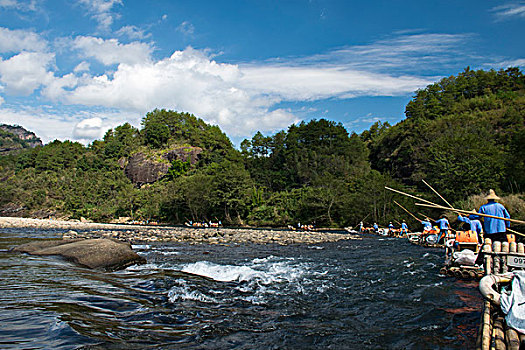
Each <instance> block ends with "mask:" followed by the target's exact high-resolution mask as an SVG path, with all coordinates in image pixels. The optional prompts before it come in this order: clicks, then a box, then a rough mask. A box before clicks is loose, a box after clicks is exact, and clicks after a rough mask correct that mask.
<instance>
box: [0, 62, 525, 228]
mask: <svg viewBox="0 0 525 350" xmlns="http://www.w3.org/2000/svg"><path fill="white" fill-rule="evenodd" d="M524 84H525V82H524V77H523V74H522V73H521V72H520V71H519V70H518V69H516V68H511V69H507V70H502V71H471V70H469V69H467V70H465V71H464V72H462V73H460V74H458V76H457V77H450V78H446V79H443V80H441V81H440V82H437V83H435V84H433V85H430V86H428V87H427V88H425V89H422V90H420V91H417V92H416V93H415V96H414V98H413V99H412V100H411V101H410V103H409V104H408V105H407V107H406V119H404V120H403V121H402V122H400V123H398V124H396V125H394V126H390V125H388V124H386V123H385V124H382V123H376V124H375V125H373V126H372V127H371V128H370V129H369V130H366V131H365V132H363V133H361V134H360V135H358V134H355V133H351V134H349V133H348V131H347V130H346V129H345V128H344V127H343V125H342V124H340V123H336V122H333V121H329V120H325V119H319V120H312V121H310V122H307V123H306V122H303V123H300V124H298V125H292V126H290V127H289V128H288V129H287V130H283V131H280V132H278V133H276V134H274V135H268V136H265V135H263V134H261V133H256V134H255V135H254V136H253V137H252V138H251V139H249V140H244V141H243V142H242V144H241V147H240V148H241V149H240V150H236V149H235V148H234V147H233V146H232V143H231V142H230V140H229V139H228V137H227V136H226V135H225V134H224V133H223V132H222V131H221V130H220V129H219V128H218V127H217V126H211V125H208V124H206V123H205V122H204V121H202V120H201V119H199V118H197V117H195V116H193V115H191V114H188V113H178V112H174V111H166V110H154V111H152V112H150V113H148V114H147V115H146V116H145V117H144V119H143V120H142V125H141V128H139V129H138V128H135V127H133V126H131V125H129V124H124V125H121V126H118V127H116V128H115V129H113V130H109V131H108V132H107V133H106V135H105V136H104V138H103V139H102V140H97V141H94V142H93V143H92V144H90V145H89V146H88V147H85V146H83V145H81V144H79V143H75V142H70V141H65V142H60V141H54V142H51V143H49V144H47V145H45V146H43V147H36V148H33V149H28V150H24V151H22V152H20V153H18V154H11V155H8V156H0V192H1V193H2V196H0V215H20V216H35V217H57V218H74V219H79V218H81V217H84V218H87V219H92V220H96V221H106V222H107V221H111V220H114V219H116V218H119V217H121V218H129V219H133V220H154V221H161V222H171V223H183V222H184V221H186V220H194V221H196V220H214V221H215V220H221V221H223V222H224V223H225V224H233V225H239V224H249V225H259V226H286V225H288V224H296V223H298V222H301V223H308V224H310V223H315V224H316V225H317V226H322V227H327V226H329V227H342V226H346V225H356V224H357V223H358V222H359V221H361V220H364V221H365V222H368V223H373V222H374V221H377V222H378V223H380V224H388V222H389V221H391V220H397V219H402V218H403V219H409V218H408V217H406V215H405V214H404V213H403V212H402V211H401V210H400V209H399V208H397V207H396V206H393V205H392V204H393V199H394V194H392V193H390V192H388V191H385V189H384V186H390V187H396V188H399V189H402V190H403V189H405V190H406V191H410V192H412V193H416V192H420V193H422V194H423V195H427V196H428V195H429V191H428V189H426V188H424V187H422V186H421V181H420V180H421V179H425V180H427V181H428V182H429V183H431V184H432V185H433V186H434V187H435V188H436V189H438V190H440V192H441V193H442V194H443V195H445V196H446V197H447V198H448V199H449V200H450V201H455V203H458V206H462V207H465V206H470V205H477V204H479V200H480V198H482V197H480V196H479V195H480V194H481V193H483V192H486V191H488V189H489V188H494V189H495V190H496V191H497V192H498V194H505V195H507V196H506V197H505V198H506V199H508V200H509V201H510V199H512V205H511V206H510V208H509V209H510V210H511V214H512V215H516V214H519V212H520V211H522V212H521V214H520V215H524V214H525V205H524V203H525V202H524V201H523V199H524V197H523V192H524V191H525V172H524V170H525V166H524V160H525V154H524V152H525V147H524V144H525V125H524V115H525V105H524V103H525V85H524ZM476 196H477V197H476ZM395 199H396V200H397V201H398V202H401V203H402V204H404V205H405V206H408V207H409V208H410V209H413V210H414V211H417V210H416V208H415V207H414V206H413V201H410V200H407V199H405V198H399V196H396V197H395ZM432 199H434V200H435V198H432ZM124 220H125V219H124ZM412 224H415V221H413V222H412Z"/></svg>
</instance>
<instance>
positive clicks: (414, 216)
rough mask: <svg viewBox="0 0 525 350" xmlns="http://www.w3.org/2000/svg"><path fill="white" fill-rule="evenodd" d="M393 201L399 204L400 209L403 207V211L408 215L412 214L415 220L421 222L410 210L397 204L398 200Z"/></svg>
mask: <svg viewBox="0 0 525 350" xmlns="http://www.w3.org/2000/svg"><path fill="white" fill-rule="evenodd" d="M394 203H396V204H397V205H399V206H400V207H401V209H403V210H404V211H406V212H407V213H408V214H409V215H410V216H412V217H413V218H414V219H416V220H417V221H419V222H421V220H419V219H418V218H417V217H416V216H415V215H414V214H412V213H411V212H409V211H408V210H407V209H405V208H404V207H403V206H402V205H401V204H399V203H398V202H396V201H394Z"/></svg>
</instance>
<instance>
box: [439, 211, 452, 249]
mask: <svg viewBox="0 0 525 350" xmlns="http://www.w3.org/2000/svg"><path fill="white" fill-rule="evenodd" d="M436 224H437V225H438V228H439V236H438V240H437V241H438V243H439V242H440V241H441V238H443V239H445V237H447V234H448V229H449V228H450V224H449V223H448V220H447V217H446V216H445V215H444V214H443V215H441V217H440V219H439V220H436Z"/></svg>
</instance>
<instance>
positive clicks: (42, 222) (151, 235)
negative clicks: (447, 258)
mask: <svg viewBox="0 0 525 350" xmlns="http://www.w3.org/2000/svg"><path fill="white" fill-rule="evenodd" d="M4 227H18V228H24V227H30V228H40V229H53V228H56V229H65V230H69V231H68V232H66V233H65V234H64V235H63V238H65V239H74V238H113V239H118V240H122V241H128V242H131V243H139V242H170V241H171V242H189V243H193V244H200V243H207V244H228V243H261V244H264V243H276V244H283V245H284V244H296V243H306V244H313V243H322V242H335V241H339V240H348V239H360V238H359V237H358V236H355V235H351V234H348V233H336V232H326V231H320V232H317V231H316V232H296V231H290V230H274V229H251V228H222V227H221V228H191V227H159V226H139V225H133V226H131V225H122V224H101V223H92V222H73V221H60V220H48V219H28V218H12V217H0V228H4Z"/></svg>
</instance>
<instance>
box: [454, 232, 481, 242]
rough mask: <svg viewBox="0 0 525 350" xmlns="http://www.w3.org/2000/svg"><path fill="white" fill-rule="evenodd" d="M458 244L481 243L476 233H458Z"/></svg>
mask: <svg viewBox="0 0 525 350" xmlns="http://www.w3.org/2000/svg"><path fill="white" fill-rule="evenodd" d="M456 242H457V243H476V244H477V243H479V242H478V234H477V233H476V232H474V231H470V230H469V231H457V232H456Z"/></svg>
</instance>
